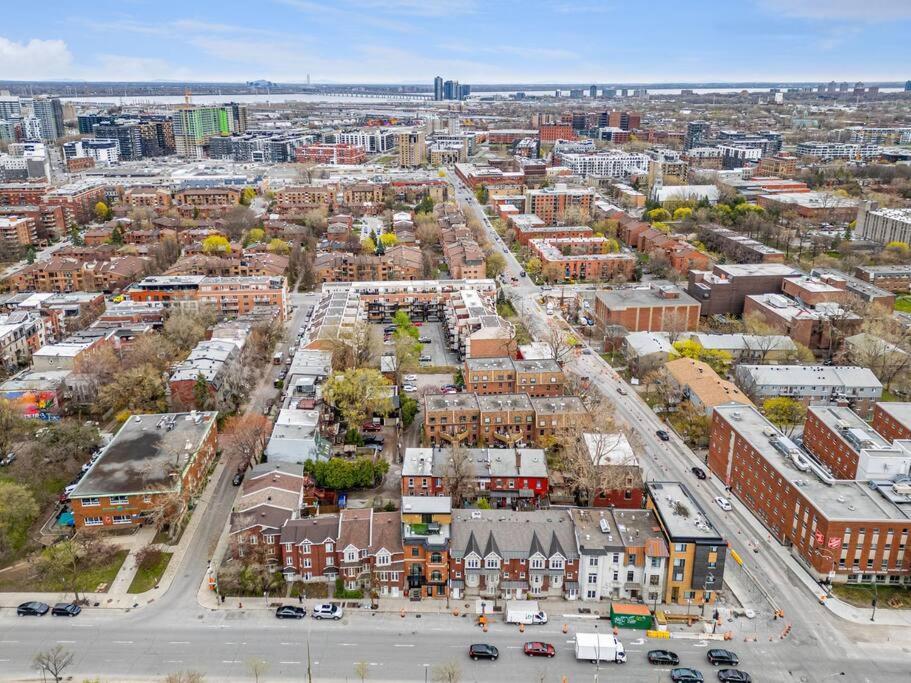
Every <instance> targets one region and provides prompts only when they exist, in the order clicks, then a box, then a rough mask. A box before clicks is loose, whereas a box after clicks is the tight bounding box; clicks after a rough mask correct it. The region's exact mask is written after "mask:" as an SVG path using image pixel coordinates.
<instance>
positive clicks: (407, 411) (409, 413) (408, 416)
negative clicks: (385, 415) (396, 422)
mask: <svg viewBox="0 0 911 683" xmlns="http://www.w3.org/2000/svg"><path fill="white" fill-rule="evenodd" d="M399 411H400V412H401V414H402V425H403V426H405V427H406V428H407V427H410V426H411V423H412V422H414V418H415V417H416V416H417V414H418V402H417V400H416V399H413V398H411V396H408V395H407V394H406V395H403V396H401V397H400V398H399Z"/></svg>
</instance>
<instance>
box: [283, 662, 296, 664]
mask: <svg viewBox="0 0 911 683" xmlns="http://www.w3.org/2000/svg"><path fill="white" fill-rule="evenodd" d="M279 664H300V662H279Z"/></svg>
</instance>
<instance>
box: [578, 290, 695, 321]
mask: <svg viewBox="0 0 911 683" xmlns="http://www.w3.org/2000/svg"><path fill="white" fill-rule="evenodd" d="M699 310H700V306H699V302H698V301H696V300H695V299H693V298H692V297H691V296H689V295H688V294H686V293H685V292H683V291H682V290H680V289H679V288H677V287H674V286H671V285H665V286H652V287H650V288H648V289H642V288H629V289H616V290H606V291H600V292H598V293H597V294H596V295H595V319H596V320H597V321H598V324H599V325H601V326H602V327H605V328H607V327H610V326H614V325H621V326H623V327H625V328H626V329H627V330H628V331H630V332H666V331H674V332H689V331H693V330H696V329H697V328H698V327H699Z"/></svg>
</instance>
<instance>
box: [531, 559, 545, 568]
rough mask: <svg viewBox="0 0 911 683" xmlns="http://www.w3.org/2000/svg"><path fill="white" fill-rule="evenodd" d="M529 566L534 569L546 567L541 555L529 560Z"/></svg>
mask: <svg viewBox="0 0 911 683" xmlns="http://www.w3.org/2000/svg"><path fill="white" fill-rule="evenodd" d="M529 566H530V567H531V568H532V569H544V560H542V559H541V558H540V557H534V558H532V559H531V560H529Z"/></svg>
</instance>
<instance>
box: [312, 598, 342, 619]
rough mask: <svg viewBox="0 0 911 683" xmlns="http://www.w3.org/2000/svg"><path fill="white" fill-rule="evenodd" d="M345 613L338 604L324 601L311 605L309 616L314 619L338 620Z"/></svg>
mask: <svg viewBox="0 0 911 683" xmlns="http://www.w3.org/2000/svg"><path fill="white" fill-rule="evenodd" d="M344 615H345V610H343V609H342V608H341V607H340V606H339V605H333V604H332V603H331V602H324V603H321V604H319V605H314V606H313V611H312V612H310V616H311V617H313V618H314V619H333V620H335V621H338V620H339V619H341V618H342V617H343V616H344Z"/></svg>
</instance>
